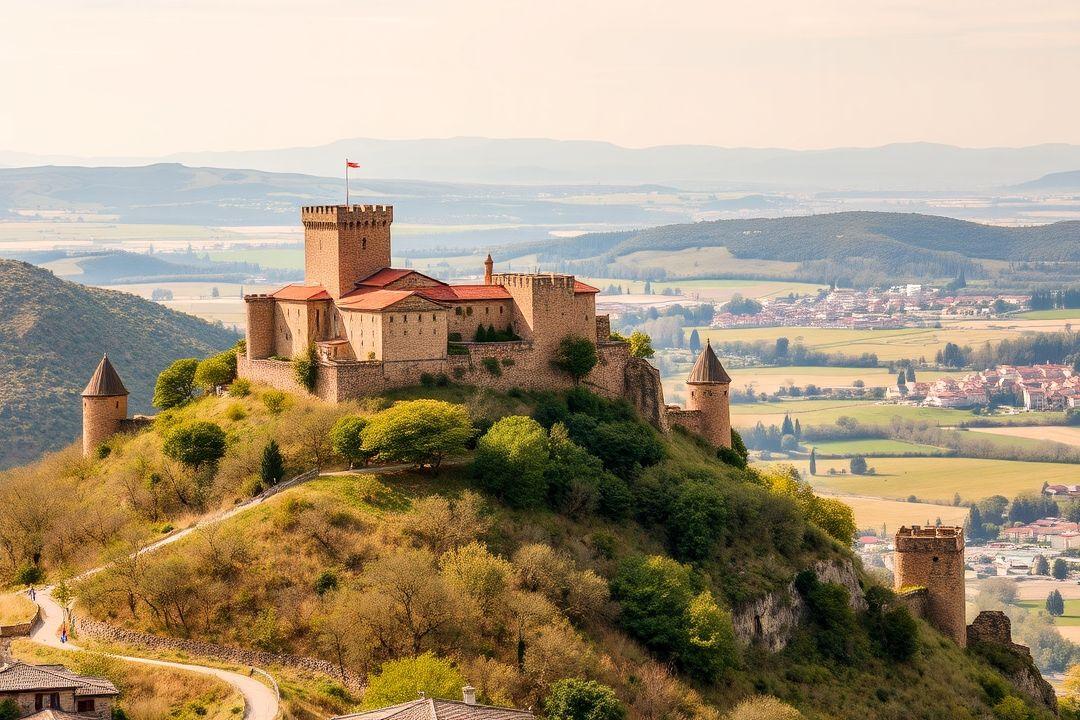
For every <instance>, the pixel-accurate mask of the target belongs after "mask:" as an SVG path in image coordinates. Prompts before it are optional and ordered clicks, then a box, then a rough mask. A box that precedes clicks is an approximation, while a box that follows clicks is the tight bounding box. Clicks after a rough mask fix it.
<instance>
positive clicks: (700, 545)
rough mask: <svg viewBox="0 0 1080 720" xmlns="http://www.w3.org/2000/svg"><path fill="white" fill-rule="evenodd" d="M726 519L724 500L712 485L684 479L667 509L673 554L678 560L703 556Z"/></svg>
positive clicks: (708, 552)
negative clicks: (669, 508) (686, 481)
mask: <svg viewBox="0 0 1080 720" xmlns="http://www.w3.org/2000/svg"><path fill="white" fill-rule="evenodd" d="M727 522H728V510H727V504H726V502H725V501H724V496H723V494H722V493H721V492H720V490H719V489H718V488H717V487H716V486H715V485H710V484H709V483H707V482H688V483H684V484H682V485H681V486H679V488H678V489H677V490H675V496H674V499H673V500H672V503H671V510H670V511H669V513H668V520H667V529H668V534H669V535H670V537H671V544H672V548H673V550H674V551H675V556H676V557H677V558H679V559H680V560H684V561H693V560H704V559H705V558H707V557H708V556H709V554H710V553H711V552H712V549H713V546H714V545H715V544H716V541H717V540H718V539H719V538H720V537H721V535H722V533H723V531H724V525H725V524H726V523H727Z"/></svg>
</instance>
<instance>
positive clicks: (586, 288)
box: [574, 280, 600, 295]
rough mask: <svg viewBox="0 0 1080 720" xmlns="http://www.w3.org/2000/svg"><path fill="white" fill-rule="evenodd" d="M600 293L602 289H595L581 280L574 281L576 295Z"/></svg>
mask: <svg viewBox="0 0 1080 720" xmlns="http://www.w3.org/2000/svg"><path fill="white" fill-rule="evenodd" d="M598 292H600V288H594V287H593V286H592V285H589V284H587V283H583V282H581V281H580V280H575V281H574V294H575V295H582V294H589V293H598Z"/></svg>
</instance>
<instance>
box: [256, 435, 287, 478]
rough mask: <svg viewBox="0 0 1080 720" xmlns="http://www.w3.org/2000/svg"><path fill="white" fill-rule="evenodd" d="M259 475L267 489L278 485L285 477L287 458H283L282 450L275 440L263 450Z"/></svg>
mask: <svg viewBox="0 0 1080 720" xmlns="http://www.w3.org/2000/svg"><path fill="white" fill-rule="evenodd" d="M259 475H260V477H261V478H262V481H263V485H265V486H267V487H270V486H271V485H277V484H278V483H279V482H281V479H282V478H283V477H284V476H285V458H283V457H282V456H281V448H279V447H278V444H277V443H276V442H275V441H273V440H271V441H270V442H268V443H267V444H266V447H265V448H263V454H262V463H261V464H260V467H259Z"/></svg>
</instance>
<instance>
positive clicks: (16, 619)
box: [0, 593, 37, 625]
mask: <svg viewBox="0 0 1080 720" xmlns="http://www.w3.org/2000/svg"><path fill="white" fill-rule="evenodd" d="M36 611H37V605H35V604H34V603H32V602H30V598H28V597H26V596H25V595H23V594H21V593H7V594H4V595H0V625H19V624H21V623H25V622H30V619H31V618H33V617H34V613H35V612H36Z"/></svg>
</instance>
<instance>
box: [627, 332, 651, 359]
mask: <svg viewBox="0 0 1080 720" xmlns="http://www.w3.org/2000/svg"><path fill="white" fill-rule="evenodd" d="M655 354H656V351H655V350H653V347H652V338H651V337H649V336H648V335H646V334H645V333H643V332H641V331H640V330H635V331H634V332H632V333H630V356H631V357H636V358H651V357H652V356H653V355H655Z"/></svg>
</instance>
